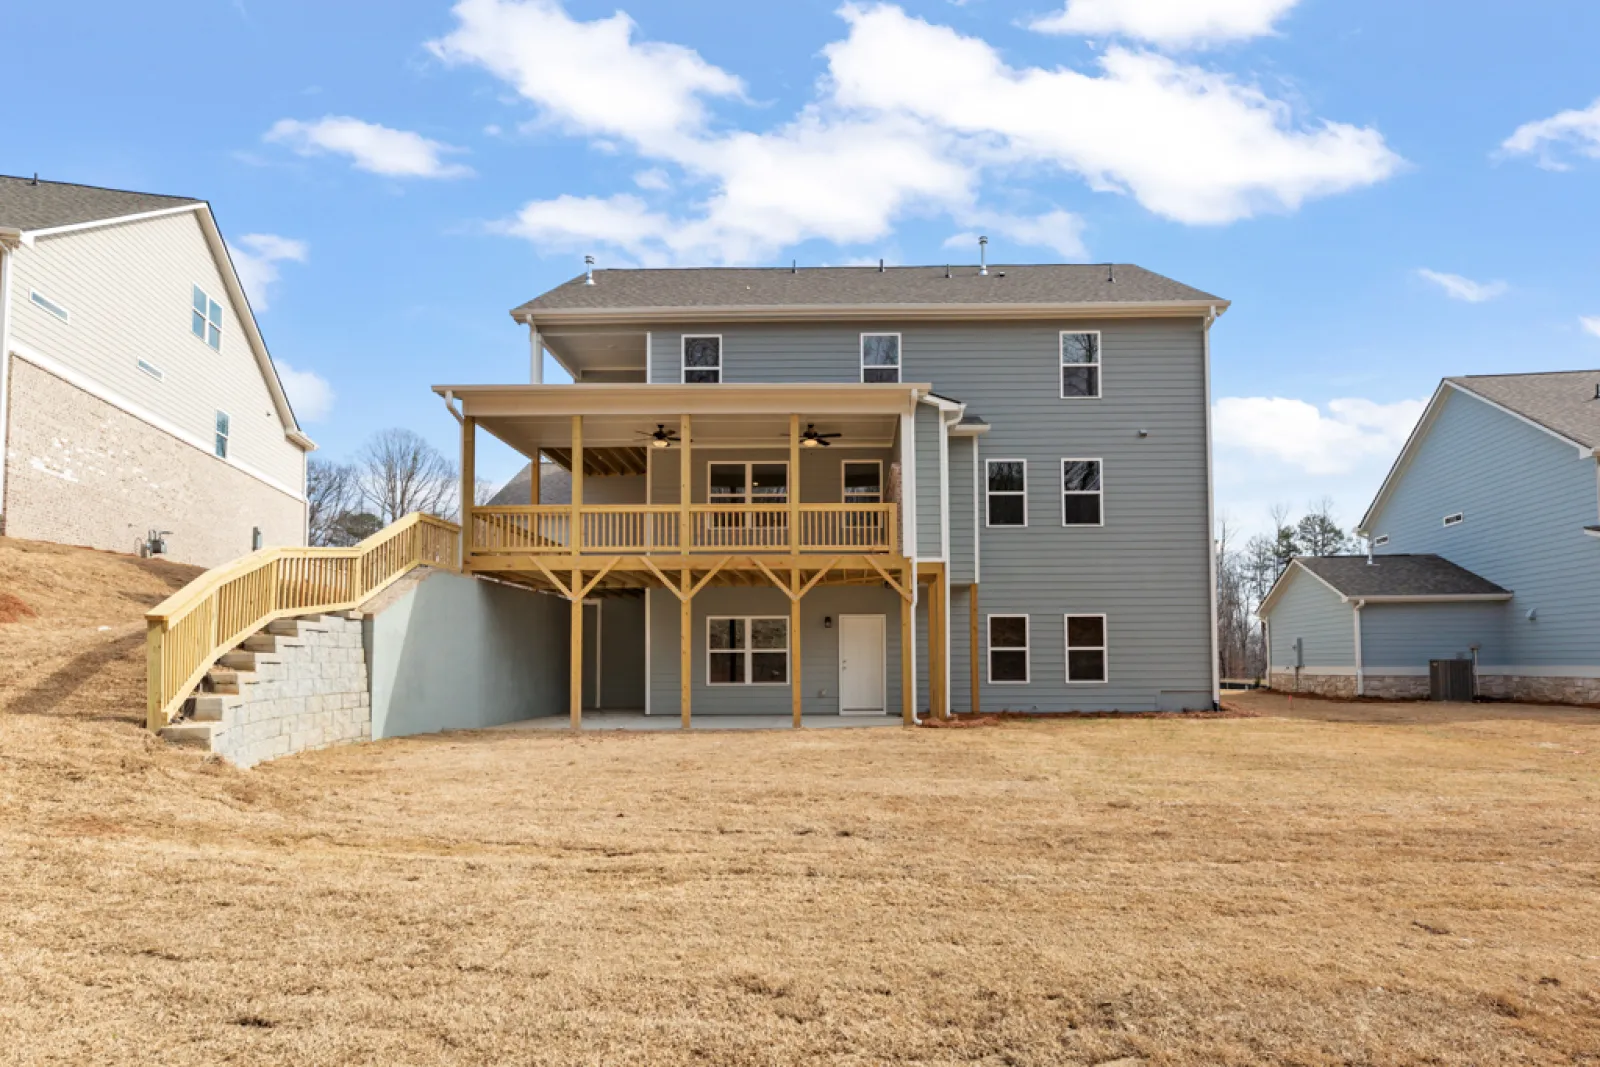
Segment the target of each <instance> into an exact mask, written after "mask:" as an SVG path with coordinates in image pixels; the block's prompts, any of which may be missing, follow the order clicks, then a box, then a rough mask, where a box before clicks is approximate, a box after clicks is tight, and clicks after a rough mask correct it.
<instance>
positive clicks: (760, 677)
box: [706, 616, 789, 685]
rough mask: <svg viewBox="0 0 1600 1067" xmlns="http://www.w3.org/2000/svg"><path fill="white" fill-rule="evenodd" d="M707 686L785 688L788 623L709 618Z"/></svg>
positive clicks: (757, 618) (776, 619)
mask: <svg viewBox="0 0 1600 1067" xmlns="http://www.w3.org/2000/svg"><path fill="white" fill-rule="evenodd" d="M706 684H708V685H788V684H789V620H788V619H786V618H783V617H782V616H773V617H770V618H764V617H760V616H746V617H742V618H741V617H726V616H724V617H716V616H713V617H711V618H708V619H707V620H706Z"/></svg>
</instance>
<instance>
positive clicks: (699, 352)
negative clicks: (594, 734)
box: [683, 334, 722, 385]
mask: <svg viewBox="0 0 1600 1067" xmlns="http://www.w3.org/2000/svg"><path fill="white" fill-rule="evenodd" d="M683 381H684V384H685V385H697V384H703V385H716V384H718V383H719V382H721V381H722V337H721V335H720V334H706V335H703V336H696V335H693V334H686V335H684V338H683Z"/></svg>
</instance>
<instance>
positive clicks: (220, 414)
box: [211, 408, 233, 460]
mask: <svg viewBox="0 0 1600 1067" xmlns="http://www.w3.org/2000/svg"><path fill="white" fill-rule="evenodd" d="M224 420H226V422H227V425H228V428H227V429H226V430H224V429H222V428H221V427H220V425H219V424H220V423H222V422H223V421H224ZM212 429H213V430H214V431H215V434H216V436H215V437H214V438H213V439H212V445H211V452H212V454H213V455H214V456H216V457H217V458H218V459H220V460H226V459H227V458H228V453H229V452H230V451H231V450H232V448H233V416H232V415H229V414H228V413H227V412H226V411H223V410H222V409H221V408H218V409H217V418H216V420H215V422H214V423H213V424H212ZM218 444H220V445H221V446H222V448H221V449H220V450H219V449H218V448H217V445H218Z"/></svg>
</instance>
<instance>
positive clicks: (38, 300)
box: [28, 289, 72, 322]
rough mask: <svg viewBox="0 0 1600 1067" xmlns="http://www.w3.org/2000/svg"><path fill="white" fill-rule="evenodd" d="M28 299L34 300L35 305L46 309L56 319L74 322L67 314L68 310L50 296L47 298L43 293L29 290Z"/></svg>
mask: <svg viewBox="0 0 1600 1067" xmlns="http://www.w3.org/2000/svg"><path fill="white" fill-rule="evenodd" d="M28 299H29V300H32V301H33V302H34V303H35V304H38V305H39V306H40V307H42V308H44V309H45V310H46V311H48V312H49V313H50V314H52V315H54V316H55V317H56V318H58V319H60V320H61V321H62V322H71V321H72V316H70V315H69V314H67V309H66V308H64V307H62V306H61V305H60V304H58V303H56V302H55V301H54V300H51V299H50V298H49V297H48V296H45V295H44V294H43V293H40V292H36V291H34V290H32V289H29V290H28Z"/></svg>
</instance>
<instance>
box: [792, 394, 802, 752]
mask: <svg viewBox="0 0 1600 1067" xmlns="http://www.w3.org/2000/svg"><path fill="white" fill-rule="evenodd" d="M790 425H791V426H793V423H792V422H791V423H790ZM789 514H790V515H791V516H793V515H794V508H793V505H791V506H790V509H789ZM789 588H790V589H792V590H793V591H794V594H793V596H791V597H790V598H789V692H790V695H789V699H790V702H791V703H793V705H794V709H793V712H794V728H795V729H796V730H798V729H800V718H801V716H800V703H801V701H802V700H803V699H804V698H805V688H804V686H803V685H802V683H801V679H800V599H801V598H800V568H799V567H794V568H793V569H791V570H790V571H789Z"/></svg>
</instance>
